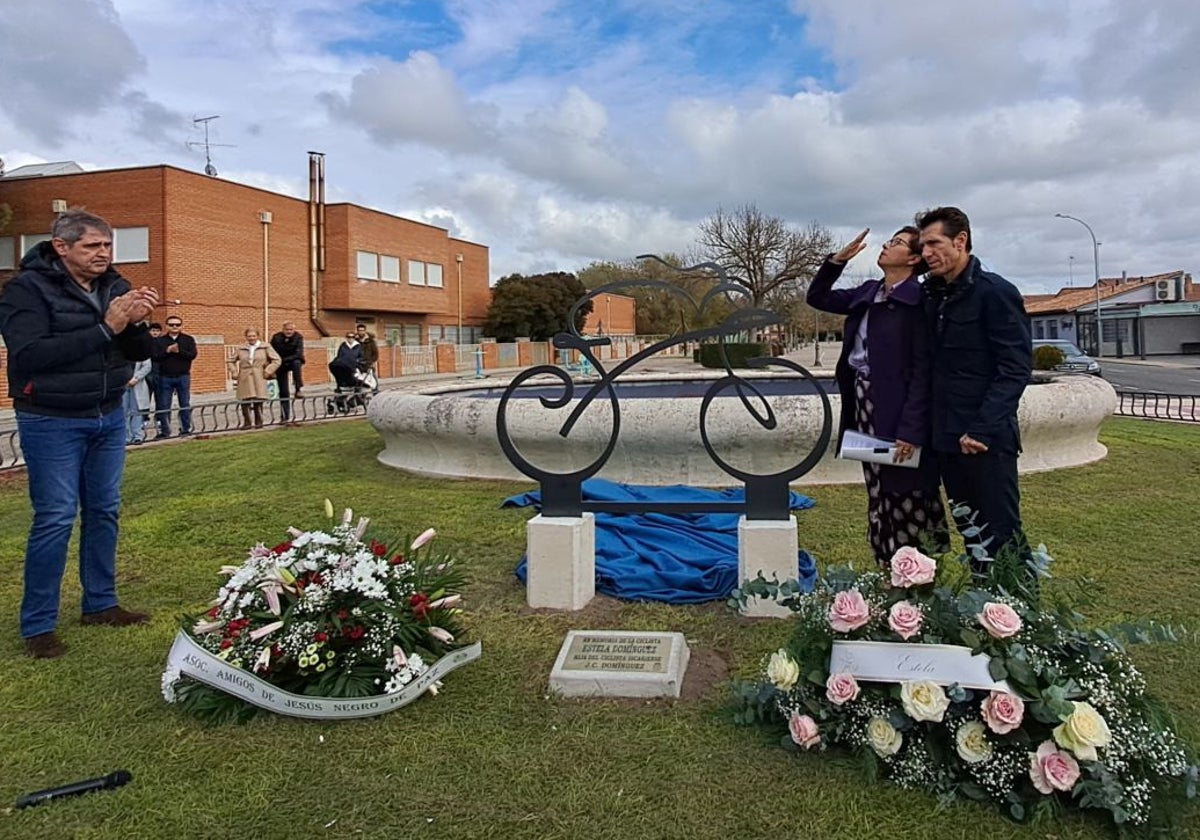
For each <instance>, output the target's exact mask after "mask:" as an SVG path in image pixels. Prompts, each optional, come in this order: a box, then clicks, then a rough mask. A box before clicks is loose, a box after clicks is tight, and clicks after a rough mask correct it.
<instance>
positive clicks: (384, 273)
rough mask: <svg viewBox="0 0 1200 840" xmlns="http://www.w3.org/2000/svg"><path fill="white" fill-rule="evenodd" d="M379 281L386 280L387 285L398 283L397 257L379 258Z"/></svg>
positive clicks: (398, 268) (385, 255)
mask: <svg viewBox="0 0 1200 840" xmlns="http://www.w3.org/2000/svg"><path fill="white" fill-rule="evenodd" d="M379 279H380V280H386V281H387V282H388V283H399V282H400V258H399V257H389V256H388V255H387V254H381V255H380V256H379Z"/></svg>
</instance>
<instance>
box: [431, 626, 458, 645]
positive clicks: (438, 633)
mask: <svg viewBox="0 0 1200 840" xmlns="http://www.w3.org/2000/svg"><path fill="white" fill-rule="evenodd" d="M429 635H430V636H433V638H435V639H437V640H438V641H439V642H443V643H445V644H450V643H451V642H453V641H454V634H453V633H451V632H450V631H448V630H443V629H442V628H441V627H430V628H429Z"/></svg>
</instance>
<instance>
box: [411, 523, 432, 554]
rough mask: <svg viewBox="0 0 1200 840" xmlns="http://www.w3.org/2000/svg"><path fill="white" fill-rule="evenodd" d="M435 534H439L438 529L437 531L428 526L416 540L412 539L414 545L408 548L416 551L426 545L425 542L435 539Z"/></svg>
mask: <svg viewBox="0 0 1200 840" xmlns="http://www.w3.org/2000/svg"><path fill="white" fill-rule="evenodd" d="M435 536H437V531H435V530H434V529H432V528H426V529H425V530H424V531H422V532H421V534H420V536H418V537H417V538H416V539H415V540H413V541H412V545H410V546H409V547H408V550H409V551H416V550H417V549H418V548H420V547H421V546H423V545H425V543H427V542H429V541H430V540H431V539H433V538H434V537H435Z"/></svg>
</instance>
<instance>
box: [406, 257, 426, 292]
mask: <svg viewBox="0 0 1200 840" xmlns="http://www.w3.org/2000/svg"><path fill="white" fill-rule="evenodd" d="M408 285H410V286H424V285H425V263H423V262H418V261H417V260H409V261H408Z"/></svg>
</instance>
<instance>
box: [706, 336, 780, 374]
mask: <svg viewBox="0 0 1200 840" xmlns="http://www.w3.org/2000/svg"><path fill="white" fill-rule="evenodd" d="M725 355H726V356H727V357H728V359H729V364H730V365H731V366H732V367H735V368H744V367H749V365H747V364H746V360H747V359H756V358H758V357H759V356H769V355H771V349H770V347H769V346H768V345H767V344H765V343H763V342H757V341H751V342H744V343H733V342H727V343H726V344H725ZM696 360H697V361H698V362H699V363H700V364H701V366H703V367H707V368H723V367H725V362H724V360H723V359H722V358H721V345H720V344H701V345H700V349H699V350H698V351H697V353H696Z"/></svg>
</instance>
